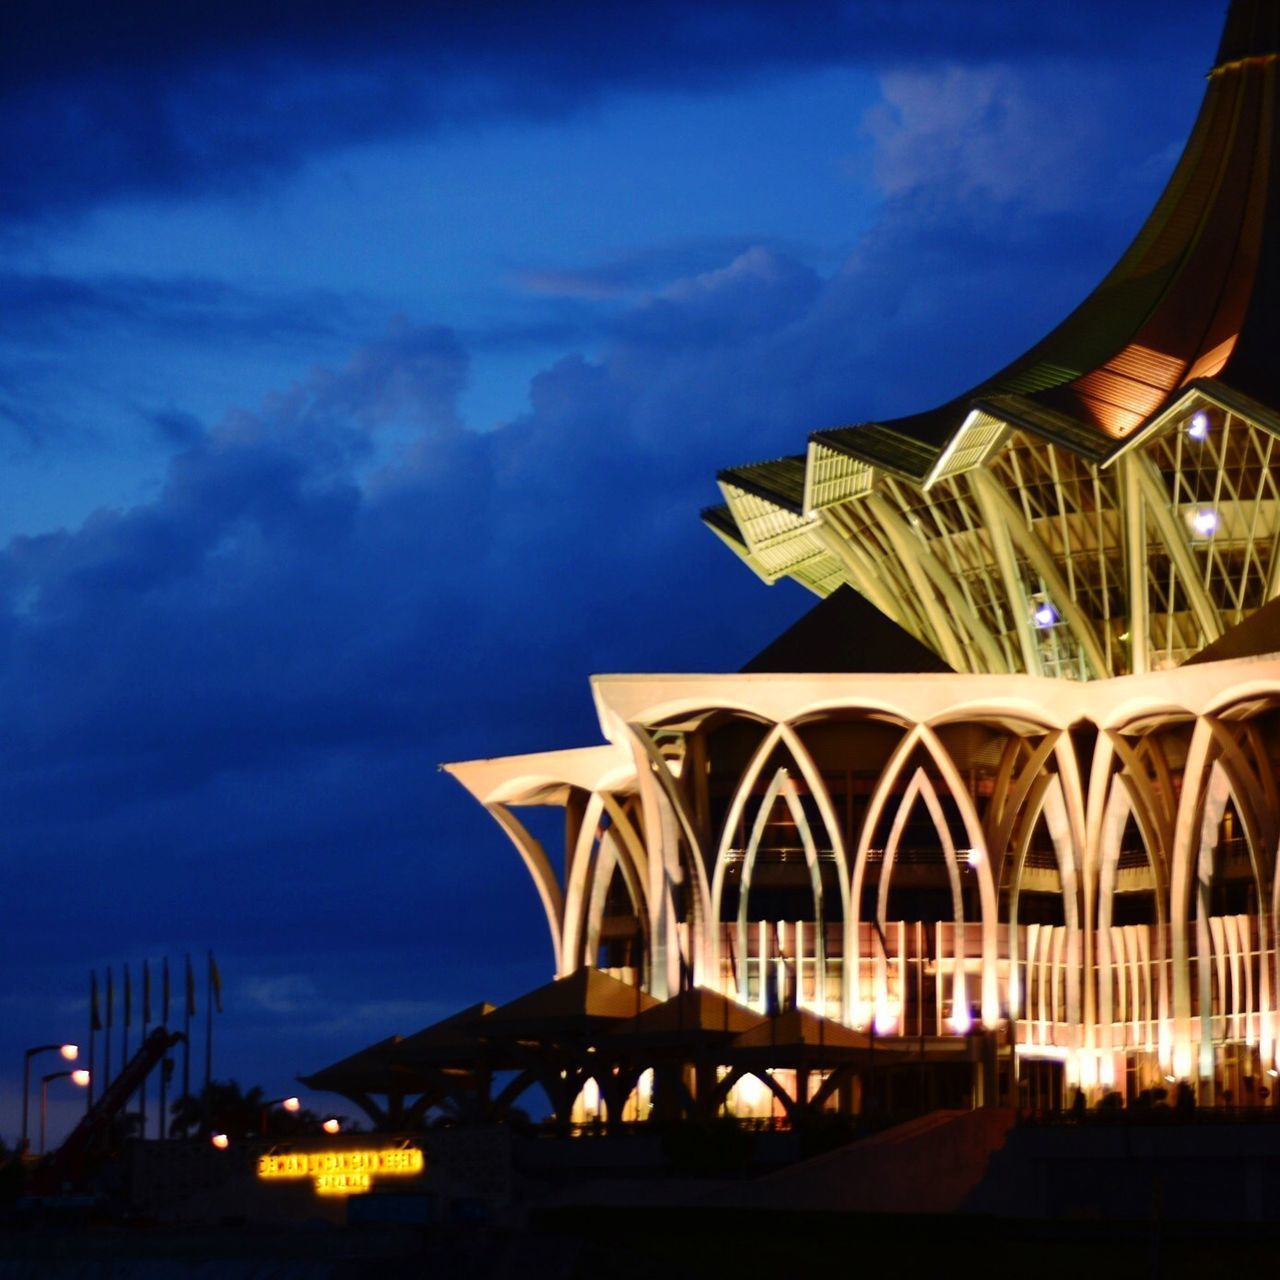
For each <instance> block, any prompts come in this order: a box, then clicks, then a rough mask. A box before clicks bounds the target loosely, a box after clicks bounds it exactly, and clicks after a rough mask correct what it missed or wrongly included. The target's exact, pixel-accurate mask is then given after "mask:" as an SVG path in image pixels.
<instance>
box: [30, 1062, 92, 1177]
mask: <svg viewBox="0 0 1280 1280" xmlns="http://www.w3.org/2000/svg"><path fill="white" fill-rule="evenodd" d="M70 1047H71V1048H73V1049H74V1048H75V1046H74V1045H71V1046H70ZM68 1078H70V1080H71V1083H72V1084H75V1085H79V1087H80V1088H81V1089H83V1088H84V1087H85V1086H86V1085H87V1084H88V1083H89V1080H90V1076H89V1073H88V1072H87V1071H86V1070H85V1069H84V1068H83V1067H81V1068H80V1069H79V1070H77V1071H50V1072H49V1074H48V1075H47V1076H41V1077H40V1154H41V1155H44V1133H45V1126H46V1122H47V1121H48V1118H49V1083H50V1081H53V1080H66V1079H68Z"/></svg>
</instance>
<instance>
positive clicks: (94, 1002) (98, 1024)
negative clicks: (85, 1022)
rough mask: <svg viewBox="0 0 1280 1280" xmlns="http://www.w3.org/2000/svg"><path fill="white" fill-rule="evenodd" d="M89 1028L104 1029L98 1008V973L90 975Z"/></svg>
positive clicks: (94, 1029)
mask: <svg viewBox="0 0 1280 1280" xmlns="http://www.w3.org/2000/svg"><path fill="white" fill-rule="evenodd" d="M89 1030H90V1031H101V1030H102V1014H101V1012H100V1011H99V1009H98V974H97V971H96V970H95V971H94V972H93V973H91V974H90V975H89Z"/></svg>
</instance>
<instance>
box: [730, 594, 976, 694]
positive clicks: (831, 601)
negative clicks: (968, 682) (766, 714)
mask: <svg viewBox="0 0 1280 1280" xmlns="http://www.w3.org/2000/svg"><path fill="white" fill-rule="evenodd" d="M951 670H952V667H950V666H949V665H948V664H947V663H946V662H944V661H943V660H942V659H941V658H940V657H938V655H937V654H936V653H934V651H933V650H932V649H930V648H929V647H928V646H927V645H923V644H921V643H920V641H919V640H917V639H916V638H915V636H913V635H911V634H910V633H909V632H907V631H904V630H903V629H902V628H901V627H900V626H898V624H897V623H896V622H894V621H893V619H892V618H887V617H885V615H884V614H883V613H881V612H880V610H879V609H877V608H876V607H875V605H873V604H872V603H871V601H870V600H868V599H866V597H865V596H860V595H859V594H858V593H857V592H856V591H855V590H854V589H853V588H852V587H850V586H839V587H837V588H836V589H835V590H834V591H833V592H832V593H831V594H830V595H829V596H827V597H826V599H824V600H822V601H820V602H819V603H818V604H816V605H814V606H813V608H812V609H810V610H809V612H808V613H806V614H805V615H804V616H803V617H802V618H801V619H800V620H799V621H798V622H795V623H793V624H792V625H791V626H790V627H788V628H787V630H786V631H784V632H783V633H782V634H781V635H780V636H779V637H778V638H777V639H776V640H774V641H773V642H772V643H771V644H770V645H768V646H767V647H766V648H764V649H762V650H761V651H760V652H759V653H758V654H756V656H755V657H754V658H752V659H751V661H750V662H748V663H747V664H746V665H745V666H744V667H743V668H742V671H743V674H744V675H759V674H763V673H765V672H768V673H771V674H777V673H783V672H787V673H790V672H794V673H796V674H801V673H807V672H814V671H844V672H868V671H902V672H912V673H915V672H921V671H938V672H942V671H951Z"/></svg>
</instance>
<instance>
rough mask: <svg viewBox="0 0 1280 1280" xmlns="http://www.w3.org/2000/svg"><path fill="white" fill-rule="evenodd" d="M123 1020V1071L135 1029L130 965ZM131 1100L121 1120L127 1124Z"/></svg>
mask: <svg viewBox="0 0 1280 1280" xmlns="http://www.w3.org/2000/svg"><path fill="white" fill-rule="evenodd" d="M121 1021H122V1022H123V1024H124V1025H123V1026H122V1027H121V1029H120V1034H121V1035H122V1036H123V1037H124V1039H123V1047H122V1049H121V1051H120V1070H121V1072H122V1073H123V1071H124V1069H125V1068H126V1067H127V1066H128V1065H129V1032H130V1031H131V1030H132V1029H133V979H132V978H131V977H130V976H129V966H128V965H125V966H124V1018H123V1019H122V1020H121ZM130 1101H132V1095H130V1097H129V1098H128V1099H126V1100H125V1104H124V1115H122V1116H121V1120H123V1121H124V1123H125V1124H126V1125H127V1124H128V1112H129V1102H130Z"/></svg>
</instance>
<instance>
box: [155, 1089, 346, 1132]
mask: <svg viewBox="0 0 1280 1280" xmlns="http://www.w3.org/2000/svg"><path fill="white" fill-rule="evenodd" d="M268 1101H270V1100H269V1099H268V1098H267V1096H266V1094H265V1093H264V1092H263V1090H262V1086H261V1085H254V1086H253V1087H252V1088H250V1089H247V1090H246V1089H243V1088H242V1087H241V1086H240V1084H238V1083H237V1082H236V1081H235V1080H212V1081H210V1082H209V1085H208V1087H207V1088H205V1089H201V1091H200V1092H199V1093H197V1094H184V1095H183V1096H182V1097H180V1098H178V1099H177V1100H176V1101H175V1102H174V1104H173V1106H172V1107H171V1108H170V1109H169V1113H170V1116H171V1119H170V1123H169V1134H170V1136H182V1135H184V1134H185V1135H187V1136H195V1137H201V1138H203V1137H207V1136H208V1135H209V1134H213V1133H225V1134H226V1135H227V1137H229V1138H256V1137H263V1136H265V1137H271V1138H296V1137H300V1136H302V1135H303V1134H315V1133H322V1132H323V1130H322V1129H321V1127H320V1126H321V1117H320V1116H318V1115H317V1114H316V1113H315V1112H314V1111H309V1110H307V1109H305V1108H304V1109H303V1110H301V1111H285V1110H284V1109H283V1108H282V1107H279V1106H272V1107H271V1108H269V1109H267V1107H266V1104H267V1102H268ZM264 1124H265V1126H266V1128H265V1133H264V1130H263V1126H264ZM343 1128H344V1129H345V1130H348V1131H350V1130H351V1128H352V1126H351V1125H350V1124H349V1123H346V1122H344V1124H343Z"/></svg>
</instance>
